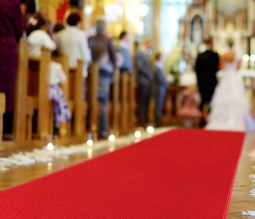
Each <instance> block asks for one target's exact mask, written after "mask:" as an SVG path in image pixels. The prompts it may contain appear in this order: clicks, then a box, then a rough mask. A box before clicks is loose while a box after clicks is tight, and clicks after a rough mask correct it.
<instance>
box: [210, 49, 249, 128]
mask: <svg viewBox="0 0 255 219" xmlns="http://www.w3.org/2000/svg"><path fill="white" fill-rule="evenodd" d="M241 59H242V54H241V53H236V57H235V59H234V61H233V62H231V63H225V64H224V67H223V70H222V72H223V77H222V80H221V81H220V83H219V84H218V86H217V87H216V90H215V93H214V96H213V100H212V102H211V113H210V116H209V121H208V124H207V126H206V129H209V130H226V131H245V130H246V121H247V118H248V116H249V105H248V101H247V98H246V95H245V87H244V82H243V78H242V77H241V75H240V74H238V63H239V62H240V60H241Z"/></svg>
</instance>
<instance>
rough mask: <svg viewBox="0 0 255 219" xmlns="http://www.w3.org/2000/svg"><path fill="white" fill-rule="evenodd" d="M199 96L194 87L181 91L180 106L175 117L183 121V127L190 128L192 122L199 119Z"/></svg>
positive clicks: (200, 114)
mask: <svg viewBox="0 0 255 219" xmlns="http://www.w3.org/2000/svg"><path fill="white" fill-rule="evenodd" d="M199 103H200V96H199V94H198V92H197V90H196V88H195V87H194V86H189V87H187V88H186V89H185V90H184V91H183V98H182V104H181V105H182V106H181V109H180V110H178V112H177V115H178V116H179V117H182V118H184V119H185V126H188V127H189V126H190V125H191V124H190V122H191V121H192V120H196V119H200V118H201V117H202V113H201V112H200V110H199Z"/></svg>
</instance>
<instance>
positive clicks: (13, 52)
mask: <svg viewBox="0 0 255 219" xmlns="http://www.w3.org/2000/svg"><path fill="white" fill-rule="evenodd" d="M21 3H22V2H21V1H20V0H12V1H6V0H0V92H2V93H4V94H5V95H6V113H5V114H4V133H6V134H10V133H11V132H12V124H13V110H14V95H15V82H16V75H17V67H18V41H19V39H20V38H21V36H22V34H23V27H24V24H23V15H22V13H21Z"/></svg>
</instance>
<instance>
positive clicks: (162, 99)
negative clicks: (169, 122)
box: [155, 86, 166, 127]
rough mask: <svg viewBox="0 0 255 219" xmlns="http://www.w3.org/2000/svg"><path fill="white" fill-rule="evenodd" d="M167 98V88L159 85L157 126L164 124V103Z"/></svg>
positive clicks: (156, 100) (156, 103)
mask: <svg viewBox="0 0 255 219" xmlns="http://www.w3.org/2000/svg"><path fill="white" fill-rule="evenodd" d="M165 98H166V88H165V87H163V86H162V87H159V88H158V89H157V92H156V95H155V123H156V127H160V126H161V125H162V114H163V109H164V103H165Z"/></svg>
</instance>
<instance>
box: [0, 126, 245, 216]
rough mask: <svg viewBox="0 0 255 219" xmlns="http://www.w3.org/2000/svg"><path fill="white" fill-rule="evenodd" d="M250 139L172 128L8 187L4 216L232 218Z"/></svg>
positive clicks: (1, 202) (2, 199) (2, 200)
mask: <svg viewBox="0 0 255 219" xmlns="http://www.w3.org/2000/svg"><path fill="white" fill-rule="evenodd" d="M243 139H244V134H241V133H219V132H206V131H178V130H176V131H171V132H168V133H165V134H163V135H160V136H158V137H155V138H152V139H149V140H146V141H143V142H141V143H138V144H135V145H133V146H131V147H127V148H124V149H121V150H119V151H117V152H114V153H112V154H108V155H106V156H102V157H99V158H97V159H94V160H91V161H88V162H85V163H81V164H79V165H76V166H73V167H71V168H68V169H65V170H63V171H60V172H57V173H55V174H52V175H49V176H47V177H44V178H41V179H38V180H35V181H33V182H31V183H28V184H24V185H21V186H18V187H15V188H12V189H9V190H6V191H4V192H1V193H0V218H1V219H6V218H10V219H20V218H22V219H23V218H24V219H34V218H35V219H37V218H38V219H48V218H49V219H56V218H59V219H83V218H84V219H87V218H89V219H90V218H93V219H94V218H95V219H101V218H102V219H108V218H111V219H150V218H151V219H157V218H165V219H178V218H180V219H186V218H187V219H222V218H226V215H227V210H228V205H229V200H230V195H231V191H232V186H233V181H234V177H235V173H236V169H237V164H238V160H239V156H240V152H241V149H242V144H243Z"/></svg>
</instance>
